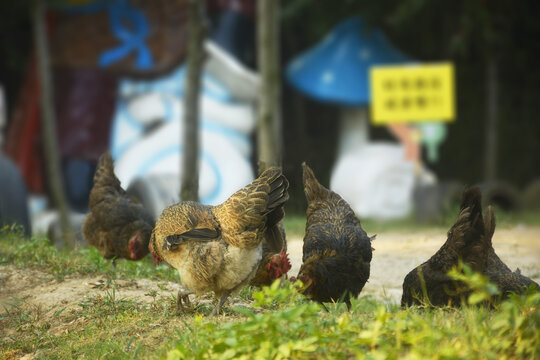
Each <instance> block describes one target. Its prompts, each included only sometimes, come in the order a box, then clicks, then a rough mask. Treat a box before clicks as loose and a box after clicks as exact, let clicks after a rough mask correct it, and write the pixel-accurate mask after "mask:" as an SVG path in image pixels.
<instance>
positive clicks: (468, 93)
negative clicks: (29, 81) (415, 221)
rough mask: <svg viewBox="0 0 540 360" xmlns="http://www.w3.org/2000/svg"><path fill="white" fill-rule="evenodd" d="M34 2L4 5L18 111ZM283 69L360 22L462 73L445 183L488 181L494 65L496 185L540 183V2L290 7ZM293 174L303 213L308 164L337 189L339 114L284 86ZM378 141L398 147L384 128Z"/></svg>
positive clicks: (429, 0)
mask: <svg viewBox="0 0 540 360" xmlns="http://www.w3.org/2000/svg"><path fill="white" fill-rule="evenodd" d="M30 4H31V2H30V1H26V0H25V1H2V2H0V14H1V15H0V17H1V19H0V52H1V54H2V56H0V81H1V82H2V83H3V84H4V86H5V88H6V96H7V99H8V111H12V110H13V107H14V103H15V101H16V96H17V94H18V90H19V86H20V84H21V82H22V79H23V77H24V72H25V70H26V65H27V62H28V60H29V57H30V54H31V48H32V38H31V23H30V16H29V14H30V11H29V6H30ZM281 6H282V8H281V26H282V29H281V61H282V64H281V65H282V69H284V68H285V64H287V63H288V62H289V61H290V60H291V59H292V58H293V57H294V56H296V55H297V54H299V53H301V52H303V51H305V50H306V49H308V48H310V47H311V46H313V45H314V44H316V43H317V42H318V41H320V40H321V39H322V37H323V36H324V35H325V34H326V33H327V32H328V31H329V30H330V29H331V28H332V27H333V26H335V25H336V24H337V23H338V22H339V21H341V20H343V19H344V18H346V17H349V16H353V15H361V16H363V17H364V19H366V21H367V22H368V23H369V24H371V25H372V26H376V27H379V28H381V29H382V30H383V31H384V32H385V33H386V35H387V36H388V38H389V39H390V41H391V42H392V43H394V44H395V45H396V46H397V47H398V48H399V49H401V50H402V51H403V52H404V53H406V54H407V55H408V56H410V57H411V58H413V59H417V60H418V61H425V62H436V61H443V60H444V61H446V60H450V61H452V62H453V63H454V64H455V67H456V84H457V117H456V121H455V122H454V123H452V124H450V125H449V127H448V132H449V133H448V137H447V140H446V141H445V142H444V143H443V144H442V146H441V148H440V158H439V161H438V162H437V163H435V164H428V166H429V167H430V168H431V169H432V170H434V171H435V173H436V174H437V175H438V177H439V178H440V179H442V180H451V179H458V180H460V181H461V182H464V183H467V184H474V183H478V182H481V181H482V180H484V155H485V154H484V146H485V118H486V113H487V110H486V108H487V103H486V99H487V96H486V88H487V86H486V82H487V79H486V76H487V71H486V65H487V63H488V62H489V61H495V62H496V64H497V75H496V81H497V85H498V101H497V105H498V113H497V114H498V115H497V116H498V129H499V136H498V145H497V146H498V148H497V151H498V158H497V178H498V179H500V180H504V181H508V182H510V183H511V184H513V185H515V186H517V187H518V188H520V189H522V188H523V187H524V186H526V185H527V184H528V183H530V182H531V181H532V180H533V179H535V178H538V177H540V122H539V121H538V119H537V118H538V113H539V110H540V108H539V105H538V99H540V68H539V67H538V66H537V65H538V64H539V63H540V42H539V41H538V39H539V38H540V22H539V21H538V14H540V2H538V1H535V0H522V1H518V2H510V1H487V0H461V1H437V0H400V1H398V0H389V1H384V2H359V1H354V0H340V1H331V2H330V1H318V0H287V1H282V4H281ZM282 90H283V92H282V101H283V107H282V108H283V136H284V138H283V139H284V144H285V149H284V157H283V159H284V164H283V165H284V170H285V172H286V174H287V175H288V177H289V178H290V179H291V183H292V184H293V186H292V188H291V191H292V196H291V198H292V199H293V200H294V199H298V200H296V202H295V201H291V203H290V205H289V208H290V209H292V210H293V211H295V210H299V211H303V207H304V203H303V201H304V200H303V195H302V189H301V187H300V186H297V187H295V186H294V184H299V183H300V181H301V171H300V163H301V162H302V161H307V162H308V163H309V164H312V165H313V166H314V169H315V170H316V172H317V173H318V174H320V175H319V177H320V180H321V182H322V183H323V184H325V185H328V183H329V179H330V172H331V169H332V166H333V164H334V160H335V151H336V144H337V128H338V127H337V125H338V119H339V108H338V107H337V106H334V105H331V104H321V103H317V102H315V101H312V100H310V99H308V98H306V97H304V96H303V95H301V94H299V93H298V92H297V91H296V90H294V89H292V88H291V87H290V86H289V85H287V84H286V82H285V81H283V89H282ZM372 138H374V139H391V136H390V135H389V134H388V132H387V130H386V129H385V128H373V129H372Z"/></svg>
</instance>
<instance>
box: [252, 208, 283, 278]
mask: <svg viewBox="0 0 540 360" xmlns="http://www.w3.org/2000/svg"><path fill="white" fill-rule="evenodd" d="M283 216H284V212H283V210H282V211H280V212H276V219H277V218H279V219H280V220H281V219H282V218H283ZM271 223H273V221H272V222H271ZM290 269H291V262H290V260H289V256H288V255H287V240H286V237H285V229H283V225H282V224H281V221H280V222H279V223H277V224H276V225H275V226H273V230H272V231H267V235H266V237H265V239H264V240H263V247H262V261H261V263H260V264H259V267H258V269H257V272H256V273H255V276H254V277H253V279H252V280H251V282H250V285H253V286H269V285H271V284H272V283H273V282H274V281H275V280H276V279H279V278H286V277H287V272H289V270H290Z"/></svg>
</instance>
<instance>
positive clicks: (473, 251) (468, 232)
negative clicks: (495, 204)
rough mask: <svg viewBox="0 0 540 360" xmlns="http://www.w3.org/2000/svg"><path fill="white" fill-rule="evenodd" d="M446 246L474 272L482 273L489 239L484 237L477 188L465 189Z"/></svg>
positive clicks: (484, 228) (484, 232)
mask: <svg viewBox="0 0 540 360" xmlns="http://www.w3.org/2000/svg"><path fill="white" fill-rule="evenodd" d="M491 224H492V223H491V222H490V224H489V225H488V226H490V227H491V226H492V225H491ZM493 224H494V222H493ZM448 244H449V246H450V247H452V248H453V249H454V251H455V252H456V254H458V255H459V257H461V258H462V260H463V261H464V262H465V263H466V264H468V265H469V266H471V267H472V268H473V269H474V270H475V271H482V269H484V267H485V266H486V261H487V248H488V247H489V246H490V245H491V238H490V237H489V238H488V237H487V236H486V227H485V224H484V217H483V216H482V193H481V191H480V189H479V188H478V187H472V188H467V189H465V191H464V192H463V196H462V200H461V210H460V212H459V216H458V219H457V220H456V223H455V224H454V225H453V226H452V228H450V230H449V231H448Z"/></svg>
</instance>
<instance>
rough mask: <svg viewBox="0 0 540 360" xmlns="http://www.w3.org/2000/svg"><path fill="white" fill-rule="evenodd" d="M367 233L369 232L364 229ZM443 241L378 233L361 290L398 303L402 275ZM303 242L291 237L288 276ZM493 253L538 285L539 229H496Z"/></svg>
mask: <svg viewBox="0 0 540 360" xmlns="http://www.w3.org/2000/svg"><path fill="white" fill-rule="evenodd" d="M366 230H367V231H368V233H369V229H366ZM445 241H446V232H445V231H436V230H429V231H426V230H422V231H413V232H408V233H404V232H396V231H391V232H383V233H379V234H377V238H376V239H375V240H374V241H373V244H372V246H373V247H374V248H375V251H374V252H373V259H372V260H371V275H370V277H369V281H368V283H367V284H366V286H365V287H364V289H363V290H362V293H361V295H360V296H362V295H366V294H370V295H373V296H374V297H376V298H377V299H381V300H389V301H392V302H395V303H399V302H400V301H401V294H402V285H403V279H404V278H405V276H406V275H407V274H408V273H409V271H411V270H412V269H414V268H415V267H416V266H418V265H420V264H421V263H423V262H424V261H426V260H428V259H429V258H430V257H431V256H432V255H433V254H435V252H436V251H437V250H439V248H440V247H441V246H442V244H444V242H445ZM302 245H303V243H302V239H301V238H292V239H290V241H289V242H288V244H287V249H288V250H289V252H290V255H289V256H290V259H291V264H292V268H291V271H290V272H289V274H290V275H291V276H292V275H295V276H296V274H298V270H300V265H301V264H302ZM493 246H494V248H495V252H496V253H497V255H498V256H499V257H500V258H501V260H502V261H504V262H505V263H506V265H508V267H509V268H510V269H512V270H515V269H516V268H519V269H520V270H521V273H522V274H523V275H525V276H528V277H530V278H531V279H533V280H534V281H536V282H537V283H540V227H537V226H535V227H529V226H523V225H519V226H516V227H513V228H508V229H504V228H503V229H496V230H495V234H494V236H493Z"/></svg>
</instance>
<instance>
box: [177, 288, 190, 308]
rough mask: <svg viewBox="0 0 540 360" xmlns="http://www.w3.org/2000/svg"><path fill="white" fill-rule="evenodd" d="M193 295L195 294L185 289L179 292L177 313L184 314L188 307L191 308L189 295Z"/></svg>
mask: <svg viewBox="0 0 540 360" xmlns="http://www.w3.org/2000/svg"><path fill="white" fill-rule="evenodd" d="M191 294H193V292H191V291H189V290H186V289H183V288H180V289H179V290H178V295H177V297H176V311H181V312H184V310H185V309H186V307H190V306H191V302H190V301H189V295H191ZM184 304H185V306H184Z"/></svg>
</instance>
